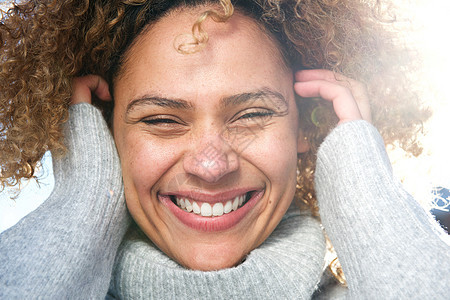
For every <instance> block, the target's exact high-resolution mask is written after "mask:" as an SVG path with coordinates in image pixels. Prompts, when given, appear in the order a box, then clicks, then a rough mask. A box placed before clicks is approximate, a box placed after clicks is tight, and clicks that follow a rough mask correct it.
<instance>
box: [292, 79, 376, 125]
mask: <svg viewBox="0 0 450 300" xmlns="http://www.w3.org/2000/svg"><path fill="white" fill-rule="evenodd" d="M295 80H296V82H295V83H294V90H295V92H296V93H297V94H298V95H299V96H301V97H307V98H309V97H321V98H323V99H325V100H328V101H331V102H332V103H333V107H334V111H335V113H336V115H337V116H338V118H339V124H341V123H345V122H348V121H352V120H366V121H368V122H371V120H372V118H371V113H370V103H369V98H368V96H367V91H366V88H365V87H364V85H363V84H362V83H360V82H358V81H355V80H353V79H350V78H347V77H345V76H344V75H341V74H338V73H334V72H332V71H329V70H303V71H299V72H297V73H295Z"/></svg>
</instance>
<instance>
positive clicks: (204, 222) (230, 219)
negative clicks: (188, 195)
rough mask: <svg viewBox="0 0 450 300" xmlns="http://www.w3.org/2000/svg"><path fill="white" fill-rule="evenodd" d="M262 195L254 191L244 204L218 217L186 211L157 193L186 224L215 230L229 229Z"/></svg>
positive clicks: (197, 228) (261, 192)
mask: <svg viewBox="0 0 450 300" xmlns="http://www.w3.org/2000/svg"><path fill="white" fill-rule="evenodd" d="M263 195H264V191H259V192H255V193H254V194H253V196H252V197H251V198H250V200H248V201H247V203H245V205H243V206H241V207H240V208H238V209H237V210H235V211H232V212H230V213H228V214H223V215H221V216H218V217H202V216H200V215H197V214H194V213H189V212H186V211H184V210H182V209H181V208H179V207H178V206H177V205H175V204H174V203H173V202H172V200H171V199H170V197H169V196H162V195H158V198H159V199H160V201H161V203H162V204H164V205H165V206H166V207H167V208H169V210H170V211H171V212H172V214H174V215H175V216H176V217H177V218H178V219H179V220H180V221H181V222H182V223H183V224H185V225H186V226H188V227H190V228H192V229H195V230H198V231H204V232H215V231H223V230H227V229H230V228H232V227H233V226H235V225H236V224H238V223H239V222H240V221H241V220H242V219H243V218H244V217H245V216H246V215H247V214H248V213H249V212H250V211H251V210H252V208H253V207H255V205H256V203H258V202H259V200H260V199H261V198H262V196H263Z"/></svg>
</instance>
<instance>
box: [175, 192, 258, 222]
mask: <svg viewBox="0 0 450 300" xmlns="http://www.w3.org/2000/svg"><path fill="white" fill-rule="evenodd" d="M255 192H256V191H250V192H247V193H245V194H242V195H239V196H236V197H234V198H232V199H229V200H225V201H221V202H215V203H214V202H212V203H209V202H201V201H198V200H194V199H192V198H188V197H180V196H176V195H171V196H170V199H171V200H172V202H173V203H174V204H175V205H177V206H178V207H179V208H180V209H182V210H184V211H185V212H189V213H193V214H196V215H200V216H202V217H220V216H222V215H225V214H228V213H230V212H233V211H236V210H238V209H239V208H240V207H242V206H244V205H245V204H246V203H247V202H248V201H249V200H250V199H251V198H252V196H253V195H254V194H255Z"/></svg>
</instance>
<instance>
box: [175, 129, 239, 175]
mask: <svg viewBox="0 0 450 300" xmlns="http://www.w3.org/2000/svg"><path fill="white" fill-rule="evenodd" d="M183 166H184V170H185V172H186V173H188V174H191V175H194V176H197V177H199V178H201V179H202V180H205V181H206V182H209V183H215V182H218V181H219V180H220V179H221V178H222V177H224V176H225V175H227V174H230V173H232V172H234V171H236V170H238V169H239V156H238V154H237V153H236V152H235V151H233V149H232V148H231V147H230V146H229V145H228V144H227V143H226V141H224V140H223V139H222V138H221V137H214V138H202V139H201V141H199V142H198V143H196V144H195V145H194V146H193V149H192V150H191V151H190V152H189V153H187V154H186V156H185V158H184V161H183Z"/></svg>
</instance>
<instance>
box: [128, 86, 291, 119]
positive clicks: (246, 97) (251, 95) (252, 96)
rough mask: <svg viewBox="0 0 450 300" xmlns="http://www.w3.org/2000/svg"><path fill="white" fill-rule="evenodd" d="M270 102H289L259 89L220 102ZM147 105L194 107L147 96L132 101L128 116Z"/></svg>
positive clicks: (186, 102) (265, 89)
mask: <svg viewBox="0 0 450 300" xmlns="http://www.w3.org/2000/svg"><path fill="white" fill-rule="evenodd" d="M266 99H267V100H269V101H273V100H274V101H275V102H276V103H274V104H275V105H276V106H277V107H279V106H280V104H281V106H282V107H286V108H287V107H288V102H287V101H286V99H285V98H284V96H283V95H282V94H281V93H279V92H276V91H273V90H271V89H268V88H263V89H259V90H256V91H252V92H245V93H240V94H235V95H231V96H227V97H224V98H222V99H221V100H220V105H221V106H222V107H224V108H225V107H228V106H237V105H241V104H245V103H248V102H249V101H256V100H263V101H265V100H266ZM146 105H156V106H159V107H166V108H173V109H185V110H193V109H194V107H193V106H192V104H191V103H190V102H188V101H186V100H183V99H169V98H164V97H158V96H151V95H146V96H144V97H141V98H138V99H135V100H132V101H131V102H130V103H129V104H128V105H127V108H126V114H128V113H129V112H131V111H132V110H133V109H135V108H136V107H139V106H146Z"/></svg>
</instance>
